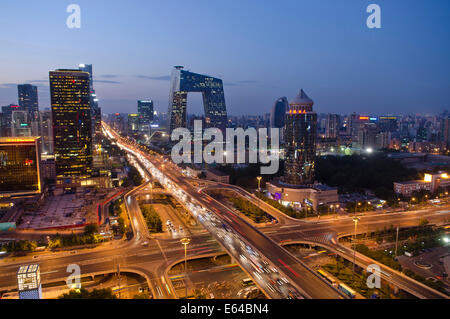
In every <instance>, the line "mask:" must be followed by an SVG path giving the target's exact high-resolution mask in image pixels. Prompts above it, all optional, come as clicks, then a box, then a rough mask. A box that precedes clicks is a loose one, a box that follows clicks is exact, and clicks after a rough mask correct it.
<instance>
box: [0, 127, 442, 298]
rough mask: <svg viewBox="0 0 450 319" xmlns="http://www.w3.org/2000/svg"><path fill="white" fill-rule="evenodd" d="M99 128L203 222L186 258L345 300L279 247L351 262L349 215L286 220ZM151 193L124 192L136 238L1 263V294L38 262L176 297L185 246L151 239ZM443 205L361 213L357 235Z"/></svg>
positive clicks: (420, 288)
mask: <svg viewBox="0 0 450 319" xmlns="http://www.w3.org/2000/svg"><path fill="white" fill-rule="evenodd" d="M104 128H105V130H106V131H107V132H108V133H107V134H108V135H109V137H110V138H112V139H114V140H116V143H117V144H118V145H119V146H121V147H123V148H125V149H126V150H127V151H128V152H130V153H133V155H134V156H136V158H137V159H138V160H139V162H140V164H141V165H142V166H143V167H144V168H145V170H146V173H147V174H148V173H150V174H148V178H147V179H148V180H151V179H156V180H158V181H159V182H160V183H161V184H162V185H163V186H165V188H166V189H167V190H169V192H171V193H172V194H173V195H174V197H176V198H177V199H179V201H180V202H181V203H182V204H183V205H184V206H185V208H186V209H187V210H188V211H190V212H191V213H192V214H194V215H195V216H196V217H197V219H198V220H199V222H200V223H201V224H202V225H203V226H204V228H205V231H204V232H201V233H196V234H193V235H192V236H191V243H190V245H189V246H188V251H187V256H188V258H198V257H201V256H211V255H214V254H221V253H224V251H226V252H227V253H228V254H230V255H231V256H232V257H233V258H234V260H235V261H236V262H237V263H239V265H240V266H241V268H242V269H243V270H244V271H245V272H247V274H248V275H249V276H251V277H252V278H253V280H254V281H255V283H256V284H257V285H258V286H259V287H260V288H261V290H262V291H264V293H265V294H266V295H267V297H269V298H314V299H316V298H333V299H335V298H344V295H342V294H341V293H340V292H339V291H337V290H336V289H335V288H334V287H332V286H330V285H328V284H327V283H326V282H325V281H323V280H322V279H321V278H320V277H318V276H317V275H316V274H315V273H314V272H313V271H312V270H310V269H309V268H308V267H307V266H306V265H304V264H303V263H302V262H301V261H300V260H298V259H297V258H295V257H294V256H293V255H292V254H290V253H289V252H288V251H287V250H286V249H284V248H282V246H281V245H280V243H283V244H288V243H297V242H298V243H300V242H302V243H311V244H315V245H320V246H322V247H324V248H327V249H329V250H330V251H333V252H335V253H337V254H339V255H341V256H343V257H345V258H347V259H349V260H353V251H352V250H350V249H349V248H347V247H345V246H343V245H340V244H339V243H338V241H337V238H338V236H339V235H342V234H351V233H352V232H353V230H354V223H353V220H352V218H351V217H340V218H338V219H323V220H317V221H299V220H294V219H292V218H289V217H287V216H286V215H284V214H282V213H281V212H279V211H278V210H276V209H275V208H273V207H272V206H270V205H268V204H266V203H265V202H263V201H261V200H259V199H257V198H256V197H254V196H253V195H251V194H249V193H247V192H246V191H245V190H243V189H241V188H239V187H236V186H233V185H226V184H220V183H215V184H213V183H205V184H203V186H201V187H194V186H193V183H191V180H190V179H189V178H185V177H184V176H183V175H182V174H181V172H179V171H177V169H178V168H177V166H175V165H173V164H171V163H170V161H168V160H167V159H166V158H164V157H160V156H150V155H148V154H146V153H144V152H143V151H142V150H141V149H140V148H139V147H138V146H136V145H134V144H133V143H132V142H131V141H128V140H125V139H123V138H121V137H119V136H118V135H116V134H115V133H114V132H112V131H111V130H110V129H109V127H108V126H107V125H106V124H104ZM214 188H216V189H217V188H219V189H229V190H232V191H234V192H236V193H237V194H238V195H239V196H242V197H245V198H247V199H248V200H250V201H252V202H253V203H255V204H257V205H260V207H261V208H263V209H265V210H266V211H267V212H268V213H269V214H271V215H272V216H274V217H275V218H276V219H277V223H274V224H272V225H267V226H265V227H263V228H257V227H254V226H253V225H251V224H250V223H248V222H247V221H246V220H244V219H243V218H241V217H240V216H239V215H238V214H236V213H235V212H234V211H233V210H232V209H231V208H230V207H227V206H226V205H224V204H222V203H219V202H218V201H216V200H214V199H212V198H211V197H210V196H209V195H208V194H207V190H209V189H214ZM148 191H149V190H148V183H145V184H143V185H141V186H139V187H137V188H135V189H133V190H132V191H130V192H129V193H127V194H126V195H125V203H126V206H127V211H128V213H129V216H130V220H131V224H132V227H133V232H134V234H135V236H134V237H133V239H131V240H130V241H127V242H121V243H116V242H114V243H111V244H105V245H101V246H100V247H98V248H95V249H91V250H86V251H83V250H80V251H77V252H58V253H49V254H44V255H38V257H26V258H21V259H20V258H18V259H16V260H14V261H8V262H2V263H1V264H0V291H1V290H6V289H16V288H17V283H16V278H15V273H16V271H17V269H18V267H19V265H21V264H24V263H31V262H37V263H39V264H40V267H41V277H42V281H43V282H52V281H58V280H65V279H66V277H67V276H68V275H69V273H67V271H66V269H67V266H68V265H69V264H78V265H80V266H81V270H82V274H83V275H95V274H103V273H109V272H116V271H117V270H118V268H119V269H120V271H130V272H136V273H139V274H141V275H142V276H144V277H145V278H146V279H147V281H148V282H149V287H150V288H151V290H152V294H153V296H154V298H161V299H165V298H177V296H176V295H175V293H174V289H173V286H172V284H171V282H170V280H169V277H168V275H167V272H168V270H169V269H170V267H171V266H172V265H174V264H176V263H178V262H180V261H182V260H183V259H184V249H183V247H182V246H181V244H180V243H179V239H156V238H153V237H152V236H151V235H150V234H149V233H148V230H147V227H146V225H145V221H144V220H143V217H142V214H141V213H140V209H139V205H138V202H137V200H136V197H137V196H138V195H139V194H145V193H148ZM446 209H447V208H442V207H441V208H434V209H428V210H426V211H411V212H403V213H390V214H382V215H380V214H367V215H365V216H359V217H360V219H361V220H360V222H359V226H358V227H359V228H358V232H359V233H365V232H367V231H369V230H372V231H373V230H376V229H383V228H384V227H390V226H391V225H398V226H400V227H407V226H413V225H417V224H418V221H419V220H420V219H421V218H426V219H427V220H429V221H430V222H431V223H440V222H442V221H443V220H445V219H448V218H449V216H450V214H449V212H450V211H449V210H446ZM373 263H375V262H374V261H373V260H370V259H369V258H367V257H365V256H362V255H360V254H358V253H357V254H356V264H357V265H359V266H360V267H364V268H367V266H368V265H369V264H373ZM380 266H381V268H382V277H383V278H384V279H386V280H388V281H390V282H392V283H393V284H394V285H396V286H397V287H399V288H401V289H404V290H405V291H408V292H409V293H411V294H413V295H415V296H416V297H418V298H433V299H434V298H447V297H446V296H445V295H443V294H441V293H439V292H437V291H435V290H432V289H431V288H429V287H427V286H425V285H423V284H421V283H418V282H417V281H414V280H412V279H410V278H409V277H406V276H404V275H403V274H400V273H398V272H396V271H394V270H392V269H390V268H388V267H385V266H382V265H380ZM274 283H275V284H274ZM278 283H279V284H278Z"/></svg>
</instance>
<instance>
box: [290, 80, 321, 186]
mask: <svg viewBox="0 0 450 319" xmlns="http://www.w3.org/2000/svg"><path fill="white" fill-rule="evenodd" d="M313 104H314V102H313V100H311V99H310V98H309V97H308V96H307V95H306V93H305V92H304V91H303V89H302V90H300V92H299V94H298V95H297V96H296V97H295V98H294V99H292V100H291V101H290V102H289V109H288V110H287V111H286V123H285V134H286V135H285V168H284V181H285V182H286V183H288V184H293V185H299V184H311V183H313V182H314V170H315V164H316V138H317V114H316V113H315V112H314V111H313V108H312V106H313Z"/></svg>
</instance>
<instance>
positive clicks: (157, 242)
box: [156, 240, 169, 263]
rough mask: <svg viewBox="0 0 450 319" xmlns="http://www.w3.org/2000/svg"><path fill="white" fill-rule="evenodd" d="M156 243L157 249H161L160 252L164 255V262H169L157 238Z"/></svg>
mask: <svg viewBox="0 0 450 319" xmlns="http://www.w3.org/2000/svg"><path fill="white" fill-rule="evenodd" d="M156 243H157V244H158V247H159V250H161V253H162V255H163V256H164V259H165V260H166V263H169V261H168V260H167V257H166V254H165V253H164V251H163V249H162V247H161V245H160V244H159V240H156Z"/></svg>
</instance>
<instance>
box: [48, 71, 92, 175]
mask: <svg viewBox="0 0 450 319" xmlns="http://www.w3.org/2000/svg"><path fill="white" fill-rule="evenodd" d="M49 76H50V100H51V106H52V120H53V133H54V134H53V137H54V150H55V158H56V175H57V178H58V180H60V181H62V180H64V179H66V180H67V179H69V180H71V179H75V180H80V179H84V178H89V177H90V176H91V173H92V117H91V103H90V75H89V73H87V72H83V71H80V70H67V69H60V70H56V71H50V73H49ZM68 182H69V183H70V182H71V181H68Z"/></svg>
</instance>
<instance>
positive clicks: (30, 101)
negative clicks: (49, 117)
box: [17, 84, 39, 121]
mask: <svg viewBox="0 0 450 319" xmlns="http://www.w3.org/2000/svg"><path fill="white" fill-rule="evenodd" d="M17 93H18V98H19V105H20V106H21V107H22V108H23V109H24V110H25V111H27V112H28V114H30V119H31V121H35V120H37V119H38V117H39V113H38V111H39V102H38V92H37V87H36V86H34V85H31V84H19V85H18V86H17Z"/></svg>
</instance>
